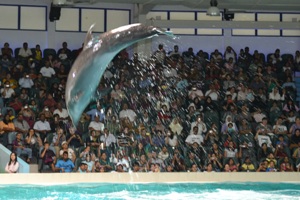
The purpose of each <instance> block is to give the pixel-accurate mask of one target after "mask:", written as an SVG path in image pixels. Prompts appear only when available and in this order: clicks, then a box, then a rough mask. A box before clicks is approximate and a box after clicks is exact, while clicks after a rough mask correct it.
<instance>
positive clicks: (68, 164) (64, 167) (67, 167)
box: [55, 151, 75, 173]
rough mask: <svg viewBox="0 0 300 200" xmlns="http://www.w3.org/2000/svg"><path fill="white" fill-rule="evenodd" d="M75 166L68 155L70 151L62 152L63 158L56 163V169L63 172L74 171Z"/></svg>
mask: <svg viewBox="0 0 300 200" xmlns="http://www.w3.org/2000/svg"><path fill="white" fill-rule="evenodd" d="M74 168H75V166H74V163H73V162H72V160H71V159H70V158H69V157H68V152H67V151H64V152H63V153H62V159H59V160H58V161H57V163H56V165H55V171H59V172H61V173H64V172H72V171H73V170H74Z"/></svg>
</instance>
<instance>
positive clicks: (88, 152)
mask: <svg viewBox="0 0 300 200" xmlns="http://www.w3.org/2000/svg"><path fill="white" fill-rule="evenodd" d="M88 155H89V156H90V158H91V160H95V159H96V155H95V154H94V153H93V152H91V147H90V146H86V147H85V149H84V150H83V151H82V152H80V153H79V157H80V158H81V160H82V161H85V160H86V158H87V156H88ZM99 156H100V154H99Z"/></svg>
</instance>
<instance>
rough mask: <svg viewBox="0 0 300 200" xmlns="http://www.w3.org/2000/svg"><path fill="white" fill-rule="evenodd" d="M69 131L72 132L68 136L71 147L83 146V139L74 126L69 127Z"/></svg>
mask: <svg viewBox="0 0 300 200" xmlns="http://www.w3.org/2000/svg"><path fill="white" fill-rule="evenodd" d="M69 133H70V134H69V135H68V136H67V142H68V144H69V146H70V147H72V148H74V149H77V148H79V147H81V146H83V141H82V139H81V137H80V135H78V134H77V133H76V132H75V129H74V128H69Z"/></svg>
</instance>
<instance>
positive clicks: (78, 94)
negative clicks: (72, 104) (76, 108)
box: [73, 90, 83, 101]
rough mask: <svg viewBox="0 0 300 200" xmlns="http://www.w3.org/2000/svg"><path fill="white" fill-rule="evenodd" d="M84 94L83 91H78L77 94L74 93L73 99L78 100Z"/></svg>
mask: <svg viewBox="0 0 300 200" xmlns="http://www.w3.org/2000/svg"><path fill="white" fill-rule="evenodd" d="M82 95H83V92H82V91H81V90H80V91H78V92H77V93H76V95H74V97H73V101H78V100H79V98H80V97H81V96H82Z"/></svg>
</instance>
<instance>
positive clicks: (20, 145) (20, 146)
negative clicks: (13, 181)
mask: <svg viewBox="0 0 300 200" xmlns="http://www.w3.org/2000/svg"><path fill="white" fill-rule="evenodd" d="M21 137H22V135H21V133H17V135H16V139H15V140H14V141H13V149H14V151H16V153H17V156H19V157H20V156H21V154H26V156H27V160H26V162H27V163H30V161H31V158H32V149H31V148H28V147H26V144H25V143H24V141H23V140H22V138H21Z"/></svg>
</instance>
